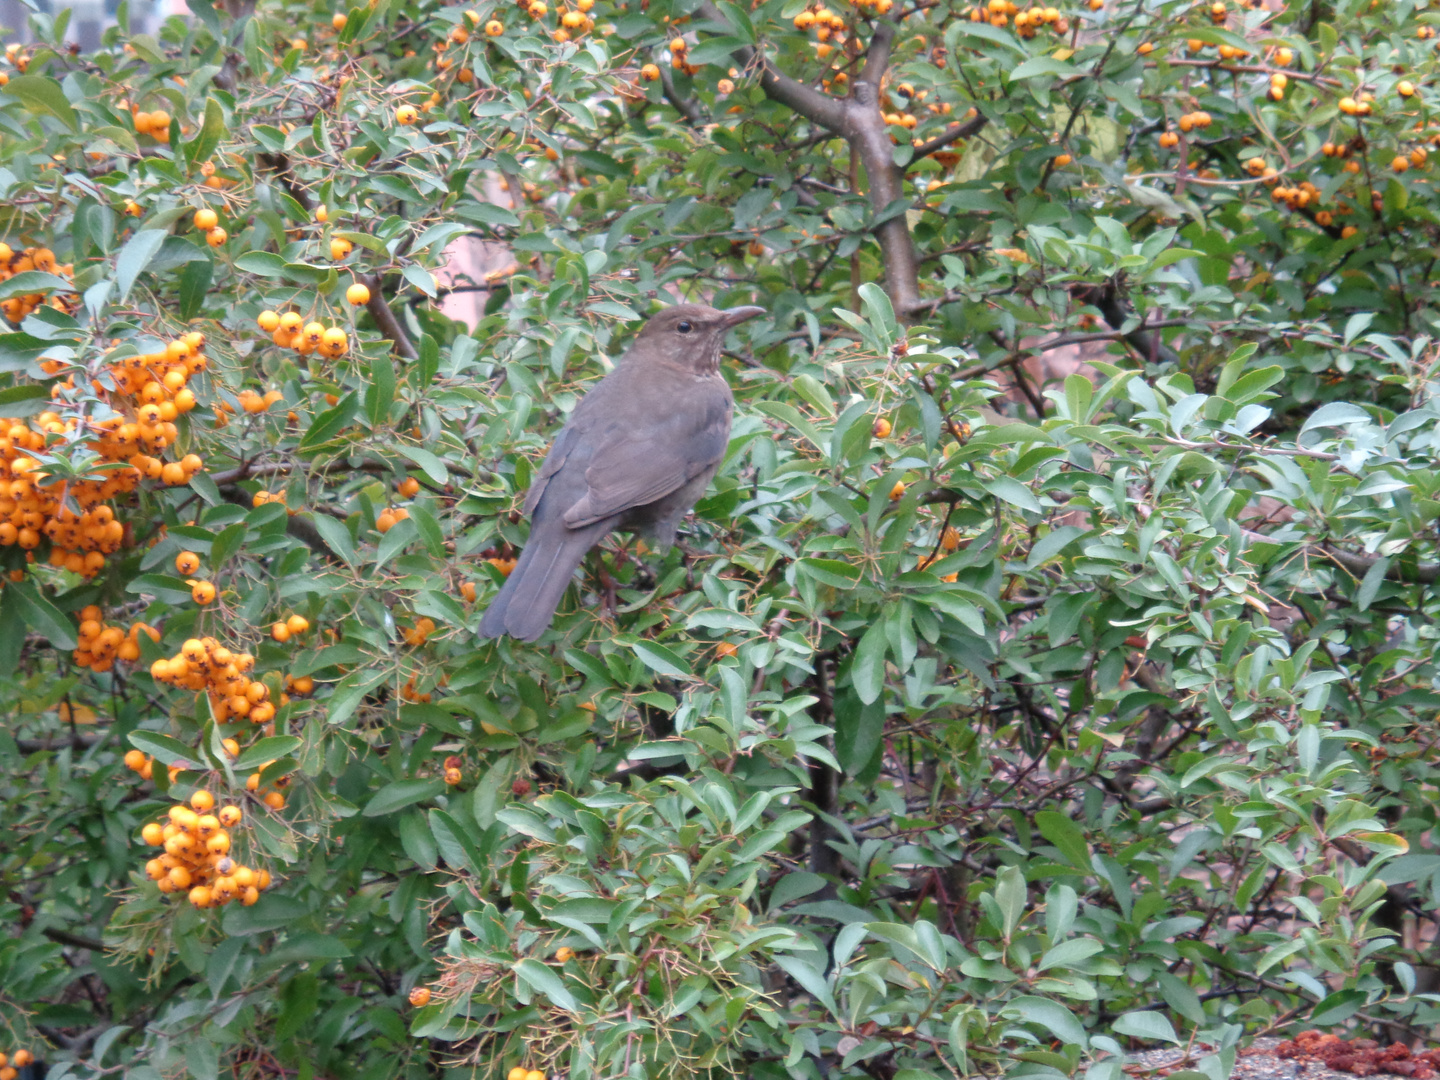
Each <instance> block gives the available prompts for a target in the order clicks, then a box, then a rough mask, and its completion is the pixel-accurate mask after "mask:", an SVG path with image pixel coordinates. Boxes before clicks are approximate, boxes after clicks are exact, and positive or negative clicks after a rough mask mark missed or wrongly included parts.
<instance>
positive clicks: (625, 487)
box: [564, 389, 730, 529]
mask: <svg viewBox="0 0 1440 1080" xmlns="http://www.w3.org/2000/svg"><path fill="white" fill-rule="evenodd" d="M644 428H645V430H643V431H637V430H635V429H634V428H632V427H622V426H619V425H613V426H607V430H605V431H604V432H603V433H602V432H595V433H594V435H593V436H592V437H595V438H596V439H597V445H596V448H595V452H594V454H593V455H592V456H591V458H590V463H589V467H588V468H587V469H586V470H585V483H586V486H587V488H588V491H587V492H586V494H585V495H584V496H582V497H581V499H580V500H579V501H578V502H576V503H575V504H574V505H573V506H571V507H570V508H569V509H568V510H566V511H565V515H564V521H565V524H566V526H567V527H568V528H571V529H578V528H582V527H583V526H586V525H589V524H592V523H593V522H596V521H601V520H603V519H605V518H608V517H611V516H613V515H615V514H619V513H623V512H624V511H626V510H630V509H632V508H634V507H637V506H645V505H647V504H649V503H652V502H654V501H655V500H657V499H662V498H664V497H665V496H666V495H669V494H670V493H671V492H673V491H677V490H679V489H680V488H681V487H683V486H684V485H685V484H687V483H689V482H690V481H691V480H693V479H695V477H697V476H699V475H700V474H701V473H704V472H707V471H709V470H711V469H713V468H714V467H715V466H716V465H717V464H719V462H720V459H721V458H722V457H724V456H725V448H726V446H727V445H728V443H729V440H730V395H729V391H728V389H721V390H720V391H719V392H716V393H712V394H707V395H705V396H704V400H701V401H695V400H693V399H692V400H691V401H689V402H686V403H685V405H684V406H683V407H681V408H678V409H674V410H673V411H672V412H670V413H669V414H668V415H666V416H664V417H663V418H662V417H652V419H651V421H650V422H649V423H647V424H645V425H644Z"/></svg>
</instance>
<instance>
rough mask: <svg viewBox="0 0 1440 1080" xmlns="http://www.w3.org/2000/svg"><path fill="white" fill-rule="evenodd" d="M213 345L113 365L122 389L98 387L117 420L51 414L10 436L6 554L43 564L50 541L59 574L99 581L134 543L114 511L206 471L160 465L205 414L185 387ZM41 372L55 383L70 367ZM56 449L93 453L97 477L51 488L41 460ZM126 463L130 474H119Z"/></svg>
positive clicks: (199, 337)
mask: <svg viewBox="0 0 1440 1080" xmlns="http://www.w3.org/2000/svg"><path fill="white" fill-rule="evenodd" d="M204 342H205V336H204V335H203V334H199V333H195V334H188V335H186V336H185V337H184V338H181V339H178V340H176V341H172V342H170V344H169V345H167V346H166V350H165V351H164V352H159V353H147V354H138V355H131V356H127V357H124V358H123V359H120V360H117V361H114V362H113V363H110V364H108V365H107V368H106V376H107V377H108V378H109V379H111V380H112V381H113V384H114V390H113V391H111V390H110V389H109V388H107V387H106V386H105V385H104V383H103V382H101V381H99V380H97V381H95V382H94V383H93V387H94V388H95V390H96V391H97V392H98V393H100V394H101V395H102V396H107V397H109V398H110V402H109V404H110V406H111V407H112V408H113V409H114V410H116V411H115V413H114V415H111V416H108V417H105V418H102V419H86V418H81V417H70V418H67V419H62V418H61V415H60V413H59V412H54V411H47V412H43V413H41V414H40V415H38V416H37V417H35V419H34V420H33V421H32V422H31V424H27V423H25V422H22V421H18V420H17V421H14V422H13V423H10V424H9V426H8V427H0V547H11V546H15V547H19V548H20V549H22V550H23V551H25V552H27V561H30V562H33V561H34V555H33V554H32V553H33V552H34V551H35V549H36V548H38V547H39V546H40V544H41V542H42V541H43V540H46V539H48V540H49V541H50V544H51V548H50V556H49V561H50V563H51V565H52V566H60V567H64V568H65V569H67V570H70V571H72V572H73V573H76V574H80V575H82V576H84V577H87V578H91V577H94V576H95V575H96V574H98V573H99V572H100V571H101V570H102V569H103V568H104V566H105V556H106V555H110V554H114V553H115V552H116V551H119V550H120V547H121V545H122V544H123V543H124V540H125V527H124V526H123V525H122V524H121V523H120V522H119V521H117V520H116V517H115V509H114V507H112V506H109V505H104V504H105V503H107V502H108V501H109V500H113V499H114V498H115V497H116V496H119V495H122V494H127V493H129V492H132V491H134V490H135V488H136V487H137V486H138V485H139V483H140V480H141V479H142V478H148V479H151V480H160V481H162V482H163V483H166V484H170V485H179V484H184V483H187V482H188V481H189V480H190V478H191V477H192V476H194V475H195V474H196V473H197V472H199V471H200V470H201V469H202V468H204V465H205V463H204V461H203V460H202V459H201V458H200V457H199V455H197V454H186V455H185V456H184V457H182V458H181V459H180V460H178V461H170V462H166V461H163V460H161V459H160V458H159V457H157V456H155V455H157V454H160V453H161V452H163V451H164V450H165V449H166V448H167V447H169V446H172V445H173V444H174V442H175V440H176V439H177V438H178V437H179V430H178V429H177V428H176V426H175V423H174V421H175V418H176V417H178V416H179V415H180V414H181V413H184V412H189V411H190V410H191V409H193V408H194V407H195V394H194V392H193V391H192V390H190V389H189V388H188V387H186V385H185V384H186V382H187V381H188V380H189V378H190V376H191V375H192V374H194V373H195V372H197V371H203V370H204V369H205V357H204V355H203V353H201V352H200V349H201V348H202V347H203V345H204ZM40 366H41V367H42V368H43V369H44V370H45V371H46V373H47V374H51V375H53V374H56V373H57V372H58V371H59V370H60V367H61V362H60V361H58V360H42V361H41V362H40ZM74 378H75V377H74V375H73V374H72V375H70V376H68V377H67V378H66V379H65V380H64V381H63V382H62V383H60V384H58V385H57V386H56V387H55V388H54V389H53V390H52V395H53V396H55V397H57V398H58V397H62V396H63V395H64V394H65V392H66V391H67V390H73V389H74V388H75V381H74ZM60 407H64V408H68V405H62V406H60ZM127 414H130V415H133V419H130V418H129V416H127ZM32 424H33V426H32ZM55 444H66V445H69V446H75V445H76V444H88V445H86V448H87V449H89V450H91V451H93V452H94V453H95V454H96V455H98V457H99V459H100V460H99V461H98V462H96V468H95V469H94V471H93V472H91V473H90V474H89V475H88V476H85V477H83V478H80V479H72V480H69V481H67V482H65V483H49V482H47V481H48V480H49V473H48V472H47V471H46V469H45V467H44V466H43V465H42V464H41V463H40V461H39V460H37V458H36V457H35V456H33V455H36V454H41V453H43V452H44V451H45V450H46V449H47V448H49V447H51V446H53V445H55ZM120 463H124V465H125V466H126V467H122V468H115V467H114V466H115V465H117V464H120Z"/></svg>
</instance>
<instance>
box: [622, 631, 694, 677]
mask: <svg viewBox="0 0 1440 1080" xmlns="http://www.w3.org/2000/svg"><path fill="white" fill-rule="evenodd" d="M630 648H632V649H634V650H635V655H636V656H638V657H639V658H640V661H641V663H643V664H644V665H645V666H646V667H648V668H649V669H650V670H651V671H654V672H657V673H658V674H660V675H669V676H671V677H672V678H676V679H691V678H694V672H692V671H691V670H690V665H689V664H687V663H686V662H685V661H684V660H683V659H682V658H681V657H680V656H678V655H676V654H675V653H674V652H672V651H671V650H669V649H667V648H666V647H665V646H664V645H660V644H657V643H656V642H653V641H647V640H644V639H641V640H639V641H634V642H631V643H630Z"/></svg>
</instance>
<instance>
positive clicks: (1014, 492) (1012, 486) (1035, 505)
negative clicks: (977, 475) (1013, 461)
mask: <svg viewBox="0 0 1440 1080" xmlns="http://www.w3.org/2000/svg"><path fill="white" fill-rule="evenodd" d="M985 490H986V491H988V492H990V494H991V495H994V496H995V497H996V498H997V499H999V500H1000V501H1001V502H1007V503H1009V504H1010V505H1011V506H1018V507H1019V508H1020V509H1021V510H1028V511H1030V512H1031V513H1032V514H1043V513H1044V512H1045V508H1044V507H1043V506H1041V505H1040V500H1039V499H1037V498H1035V493H1034V492H1032V491H1031V490H1030V489H1029V488H1028V487H1026V486H1025V485H1024V484H1022V483H1020V481H1019V480H1016V479H1014V478H1012V477H1009V476H996V477H992V478H991V479H989V480H986V481H985Z"/></svg>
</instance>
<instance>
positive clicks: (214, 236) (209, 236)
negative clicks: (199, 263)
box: [205, 225, 230, 247]
mask: <svg viewBox="0 0 1440 1080" xmlns="http://www.w3.org/2000/svg"><path fill="white" fill-rule="evenodd" d="M229 239H230V234H229V233H227V232H226V231H225V230H224V229H222V228H221V227H220V226H219V225H216V226H215V228H213V229H211V230H210V231H209V232H207V233H206V234H205V242H206V243H207V244H209V245H210V246H211V247H220V246H221V245H222V244H224V243H225V241H226V240H229Z"/></svg>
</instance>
